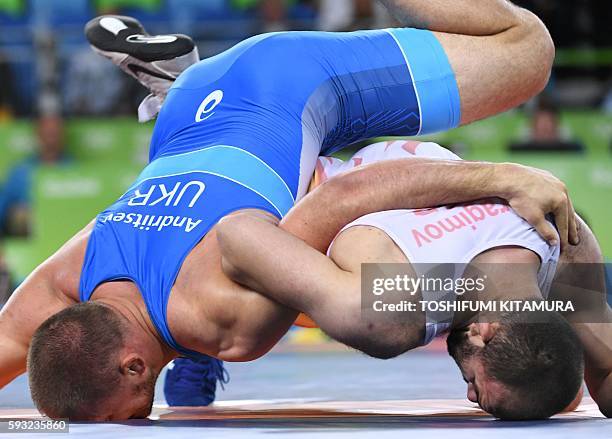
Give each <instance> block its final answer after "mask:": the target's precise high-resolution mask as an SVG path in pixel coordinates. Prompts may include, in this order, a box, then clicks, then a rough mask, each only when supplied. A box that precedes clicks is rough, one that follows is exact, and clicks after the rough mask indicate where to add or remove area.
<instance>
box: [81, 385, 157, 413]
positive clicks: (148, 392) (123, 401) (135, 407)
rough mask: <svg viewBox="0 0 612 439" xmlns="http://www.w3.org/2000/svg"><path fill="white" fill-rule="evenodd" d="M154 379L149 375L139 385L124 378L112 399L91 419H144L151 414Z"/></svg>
mask: <svg viewBox="0 0 612 439" xmlns="http://www.w3.org/2000/svg"><path fill="white" fill-rule="evenodd" d="M155 381H156V377H155V376H154V375H153V374H152V373H149V374H148V375H147V376H146V377H145V379H144V380H143V381H142V382H140V383H134V382H133V380H130V379H129V378H126V379H125V380H124V382H122V384H121V386H120V387H119V389H118V391H117V392H116V393H115V394H114V395H113V397H112V398H111V399H109V400H107V401H106V402H105V403H104V404H102V405H101V406H100V408H99V410H96V412H97V413H96V414H95V416H94V417H93V419H91V420H92V421H96V422H104V421H125V420H128V419H144V418H147V417H148V416H149V415H150V414H151V410H152V408H153V398H154V395H155Z"/></svg>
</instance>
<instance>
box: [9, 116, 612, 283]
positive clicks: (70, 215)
mask: <svg viewBox="0 0 612 439" xmlns="http://www.w3.org/2000/svg"><path fill="white" fill-rule="evenodd" d="M561 121H562V126H563V127H564V128H565V129H566V130H567V131H569V133H571V135H572V137H574V138H576V139H579V140H580V141H581V142H582V143H583V144H584V145H586V146H587V148H586V151H584V152H582V153H570V152H568V153H548V152H547V153H511V152H508V149H507V146H508V145H509V144H510V143H512V142H513V141H516V140H517V139H521V138H522V137H525V136H526V134H527V132H528V130H529V121H528V117H527V116H526V115H525V114H524V113H523V112H519V111H515V112H511V113H507V114H503V115H501V116H498V117H496V118H493V119H490V120H487V121H481V122H478V123H476V124H473V125H471V126H467V127H463V128H459V129H456V130H453V131H450V132H448V133H443V134H440V135H436V136H430V137H428V138H427V140H433V141H436V142H438V143H440V144H442V145H445V146H448V145H452V146H454V147H455V150H457V151H458V152H459V153H460V154H461V155H462V156H463V157H464V158H466V159H472V160H490V161H513V162H519V163H524V164H529V165H533V166H537V167H540V168H544V169H547V170H550V171H551V172H553V173H554V174H555V175H557V176H558V177H560V178H561V179H563V180H564V181H565V182H567V184H568V187H569V188H570V191H571V195H572V197H573V200H574V204H575V207H576V209H577V210H578V211H579V212H580V213H581V214H583V215H584V216H585V217H586V219H587V221H588V222H589V223H590V224H591V226H592V228H593V230H594V231H595V233H596V234H597V236H598V238H599V240H600V242H601V245H602V247H603V249H604V252H605V253H606V254H607V255H608V256H609V255H612V228H611V227H610V225H611V224H610V223H611V220H610V218H611V217H612V155H611V154H610V150H609V147H610V145H609V142H610V139H611V138H612V124H611V123H610V117H609V116H606V115H604V114H601V113H597V112H566V113H563V114H562V117H561ZM151 131H152V125H151V124H147V125H139V124H138V123H137V122H136V121H135V120H134V119H132V118H120V119H82V120H80V119H73V120H71V121H69V122H68V123H67V127H66V134H67V145H68V150H69V153H70V155H71V156H72V157H73V158H74V162H72V163H71V164H70V165H69V166H64V167H47V166H41V167H39V168H38V169H37V170H36V171H35V179H34V187H33V204H32V228H31V236H30V237H29V239H22V238H7V239H6V240H5V243H4V245H5V255H6V259H7V261H8V263H9V265H10V267H11V269H12V270H13V272H14V274H15V276H16V278H23V277H24V276H26V275H27V274H28V273H29V272H30V271H31V270H32V269H34V268H35V267H36V266H37V265H38V264H39V263H41V262H42V261H43V260H44V259H45V258H46V257H48V256H49V255H50V254H52V253H53V252H54V251H55V250H57V249H58V248H59V247H60V246H61V245H62V244H63V243H64V242H66V241H67V240H68V239H69V238H70V237H71V236H72V235H74V233H75V232H77V231H78V230H79V229H80V228H82V227H84V226H85V225H86V224H87V223H88V222H89V221H91V220H92V219H93V218H94V217H95V215H96V214H97V213H99V212H100V211H101V210H103V209H104V208H105V207H106V206H107V205H109V204H110V203H112V202H113V201H114V200H115V199H116V198H117V197H118V196H120V195H121V194H122V193H123V192H124V191H125V190H126V189H127V187H128V186H129V184H130V183H131V181H132V180H133V179H134V178H135V177H136V176H137V174H138V172H139V171H140V169H142V167H143V166H144V164H145V163H146V160H147V157H148V142H149V138H150V134H151ZM0 138H1V139H2V141H3V143H4V145H5V148H4V153H3V154H2V155H1V156H0V175H3V174H4V173H5V172H6V170H7V169H8V168H9V167H10V165H11V164H12V163H15V162H17V161H19V160H21V159H23V158H24V157H26V156H28V155H29V154H31V153H32V152H33V151H32V145H35V144H36V140H35V132H34V127H33V124H32V123H31V122H29V121H26V120H23V121H13V122H10V123H0ZM345 154H347V153H345ZM342 155H343V154H342V153H340V154H339V156H342Z"/></svg>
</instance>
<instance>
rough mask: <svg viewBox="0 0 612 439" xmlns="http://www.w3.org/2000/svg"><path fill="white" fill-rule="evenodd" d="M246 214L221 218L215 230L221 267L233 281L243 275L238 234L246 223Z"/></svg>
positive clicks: (236, 280) (237, 280)
mask: <svg viewBox="0 0 612 439" xmlns="http://www.w3.org/2000/svg"><path fill="white" fill-rule="evenodd" d="M244 217H246V215H243V214H238V215H232V216H229V217H226V218H224V219H222V220H221V221H220V222H219V224H217V226H216V228H215V230H216V234H217V242H218V243H219V249H220V251H221V267H222V269H223V272H224V273H225V275H226V276H228V277H229V278H230V279H232V280H234V281H235V282H239V279H241V278H242V277H243V275H244V273H243V270H242V269H241V268H240V267H241V262H240V261H241V260H240V234H241V233H242V231H244V230H245V228H247V227H248V224H245V222H248V221H249V218H244Z"/></svg>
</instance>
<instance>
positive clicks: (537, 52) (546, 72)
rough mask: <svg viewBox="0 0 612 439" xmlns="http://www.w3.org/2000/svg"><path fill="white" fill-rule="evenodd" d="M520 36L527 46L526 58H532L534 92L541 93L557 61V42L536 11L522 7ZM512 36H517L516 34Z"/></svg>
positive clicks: (531, 79)
mask: <svg viewBox="0 0 612 439" xmlns="http://www.w3.org/2000/svg"><path fill="white" fill-rule="evenodd" d="M521 13H522V14H521V15H522V16H521V24H520V25H519V28H518V29H517V30H518V34H519V35H518V38H522V39H523V40H524V41H523V43H524V46H525V47H526V51H525V55H524V56H525V59H526V60H531V63H529V64H532V66H533V67H532V68H530V69H529V71H530V76H529V78H528V79H529V81H530V82H531V83H532V85H533V87H534V92H533V94H534V95H535V94H538V93H540V92H541V91H542V90H543V89H544V88H545V87H546V85H547V84H548V81H549V79H550V73H551V71H552V67H553V63H554V61H555V43H554V42H553V40H552V37H551V36H550V32H549V31H548V29H547V28H546V25H545V24H544V23H543V22H542V20H540V18H539V17H538V16H537V15H535V14H534V13H532V12H530V11H528V10H526V9H522V10H521ZM509 37H510V38H515V36H514V35H512V36H510V35H509Z"/></svg>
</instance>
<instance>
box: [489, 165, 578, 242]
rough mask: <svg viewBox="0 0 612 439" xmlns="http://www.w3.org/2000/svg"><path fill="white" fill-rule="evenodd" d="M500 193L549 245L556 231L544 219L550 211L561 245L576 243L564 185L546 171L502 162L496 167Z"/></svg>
mask: <svg viewBox="0 0 612 439" xmlns="http://www.w3.org/2000/svg"><path fill="white" fill-rule="evenodd" d="M498 173H499V180H498V181H499V191H500V196H501V197H502V198H504V199H505V200H507V201H508V203H509V204H510V206H511V207H512V208H513V209H514V211H515V212H516V213H517V214H518V215H520V216H521V217H522V218H524V219H525V220H526V221H527V222H528V223H529V224H531V225H532V226H533V227H535V228H536V230H537V231H538V233H539V234H540V235H541V236H542V237H543V238H544V239H545V240H546V241H548V242H549V243H550V244H551V245H554V244H556V241H557V232H556V231H555V229H554V228H553V227H552V226H551V225H550V224H549V223H548V222H547V221H546V215H547V214H552V215H554V217H555V223H556V225H557V228H558V230H559V235H560V237H561V245H562V246H563V247H565V246H566V245H568V243H569V244H572V245H577V244H578V243H579V242H580V240H579V238H578V226H577V223H576V213H575V212H574V207H573V205H572V201H571V199H570V197H569V195H568V193H567V187H566V186H565V184H564V183H563V182H562V181H561V180H559V179H558V178H557V177H555V176H554V175H552V174H551V173H550V172H548V171H543V170H541V169H536V168H530V167H527V166H522V165H517V164H514V163H505V164H501V165H500V167H499V168H498Z"/></svg>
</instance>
